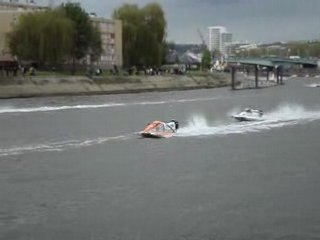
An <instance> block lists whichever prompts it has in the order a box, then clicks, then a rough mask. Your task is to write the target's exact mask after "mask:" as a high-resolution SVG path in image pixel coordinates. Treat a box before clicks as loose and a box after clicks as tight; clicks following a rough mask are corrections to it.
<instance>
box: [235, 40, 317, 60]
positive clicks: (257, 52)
mask: <svg viewBox="0 0 320 240" xmlns="http://www.w3.org/2000/svg"><path fill="white" fill-rule="evenodd" d="M237 56H242V57H247V56H248V57H261V56H279V57H289V56H300V57H320V41H315V42H305V43H289V44H287V45H286V46H284V47H283V48H280V49H275V48H266V47H264V48H263V47H262V48H256V49H250V50H246V51H241V52H239V53H237Z"/></svg>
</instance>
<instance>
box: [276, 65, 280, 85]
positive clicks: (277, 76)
mask: <svg viewBox="0 0 320 240" xmlns="http://www.w3.org/2000/svg"><path fill="white" fill-rule="evenodd" d="M276 79H277V84H279V81H280V66H276Z"/></svg>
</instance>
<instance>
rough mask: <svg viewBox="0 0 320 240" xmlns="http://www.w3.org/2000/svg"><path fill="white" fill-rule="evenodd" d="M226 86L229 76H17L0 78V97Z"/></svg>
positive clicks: (228, 82)
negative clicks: (92, 77)
mask: <svg viewBox="0 0 320 240" xmlns="http://www.w3.org/2000/svg"><path fill="white" fill-rule="evenodd" d="M229 84H230V79H229V75H228V74H214V75H212V74H207V75H204V76H192V75H182V76H181V75H169V76H134V77H133V76H130V77H120V76H110V77H104V78H94V79H91V78H88V77H83V76H81V77H78V76H77V77H16V78H6V79H1V78H0V98H17V97H38V96H58V95H90V94H114V93H133V92H146V91H169V90H186V89H200V88H214V87H222V86H227V85H229Z"/></svg>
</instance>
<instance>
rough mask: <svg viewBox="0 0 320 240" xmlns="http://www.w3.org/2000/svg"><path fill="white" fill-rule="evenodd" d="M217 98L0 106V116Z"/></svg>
mask: <svg viewBox="0 0 320 240" xmlns="http://www.w3.org/2000/svg"><path fill="white" fill-rule="evenodd" d="M218 98H219V97H210V98H194V99H170V100H166V101H144V102H132V103H106V104H85V105H65V106H39V107H20V108H19V107H11V106H0V114H10V113H37V112H51V111H63V110H81V109H97V108H112V107H123V106H146V105H161V104H168V103H188V102H201V101H212V100H216V99H218Z"/></svg>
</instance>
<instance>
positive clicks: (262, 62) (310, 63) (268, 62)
mask: <svg viewBox="0 0 320 240" xmlns="http://www.w3.org/2000/svg"><path fill="white" fill-rule="evenodd" d="M227 62H228V63H234V64H243V65H258V66H265V67H277V66H292V65H300V66H302V67H304V68H316V67H318V61H317V60H312V59H304V58H299V59H290V58H274V57H261V58H252V57H248V58H229V59H228V60H227Z"/></svg>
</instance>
